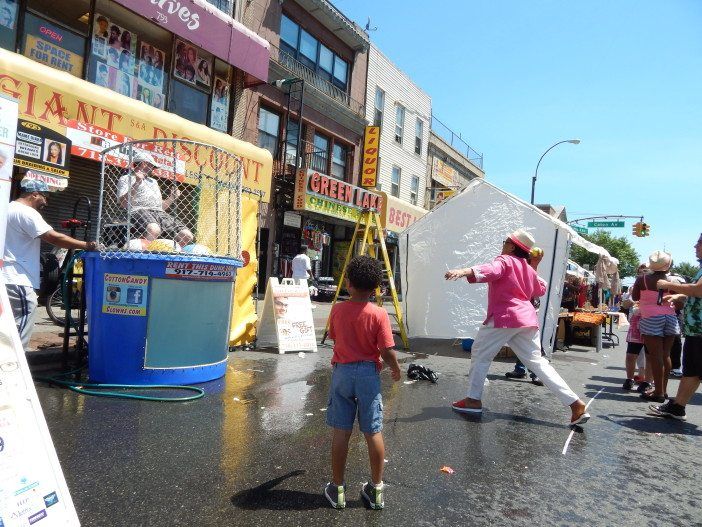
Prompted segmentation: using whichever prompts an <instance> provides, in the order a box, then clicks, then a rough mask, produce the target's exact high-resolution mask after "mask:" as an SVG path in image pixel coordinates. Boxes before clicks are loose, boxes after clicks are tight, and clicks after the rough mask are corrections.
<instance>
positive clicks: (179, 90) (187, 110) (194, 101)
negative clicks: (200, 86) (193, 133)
mask: <svg viewBox="0 0 702 527" xmlns="http://www.w3.org/2000/svg"><path fill="white" fill-rule="evenodd" d="M207 103H208V96H207V94H206V93H203V92H201V91H200V90H197V89H195V88H193V87H191V86H188V85H187V84H185V83H183V82H178V81H174V82H173V83H172V85H171V98H170V100H169V101H168V110H169V111H171V112H173V113H175V114H177V115H180V116H181V117H182V118H184V119H187V120H189V121H194V122H196V123H200V124H205V123H206V122H207Z"/></svg>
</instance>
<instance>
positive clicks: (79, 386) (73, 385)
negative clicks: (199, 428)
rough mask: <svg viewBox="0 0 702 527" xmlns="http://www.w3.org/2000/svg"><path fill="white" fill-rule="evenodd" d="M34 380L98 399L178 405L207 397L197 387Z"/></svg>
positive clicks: (37, 378) (55, 378)
mask: <svg viewBox="0 0 702 527" xmlns="http://www.w3.org/2000/svg"><path fill="white" fill-rule="evenodd" d="M69 373H73V372H67V373H63V374H60V375H59V377H60V376H65V375H68V374H69ZM34 380H35V381H40V382H45V383H48V384H57V385H59V386H64V387H66V388H68V389H69V390H71V391H74V392H76V393H80V394H83V395H95V396H97V397H116V398H120V399H138V400H140V401H160V402H166V403H178V402H185V401H195V400H197V399H200V398H201V397H204V395H205V390H203V389H202V388H197V387H196V386H175V385H171V384H149V385H139V384H97V383H89V382H73V381H64V380H61V379H59V378H57V377H34ZM86 388H92V389H86ZM108 388H118V389H122V390H185V391H189V392H195V395H188V396H184V397H155V396H151V395H136V394H134V393H122V392H110V391H102V390H105V389H108Z"/></svg>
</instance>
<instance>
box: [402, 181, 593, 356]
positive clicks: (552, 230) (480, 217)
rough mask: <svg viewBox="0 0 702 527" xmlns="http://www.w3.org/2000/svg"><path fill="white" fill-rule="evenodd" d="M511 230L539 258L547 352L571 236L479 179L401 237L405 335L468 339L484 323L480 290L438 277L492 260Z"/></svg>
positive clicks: (569, 231)
mask: <svg viewBox="0 0 702 527" xmlns="http://www.w3.org/2000/svg"><path fill="white" fill-rule="evenodd" d="M518 228H524V229H526V230H527V231H528V232H529V233H531V235H532V236H534V239H535V240H536V245H537V246H539V247H541V248H542V249H543V250H544V253H545V255H544V259H543V260H542V261H541V264H540V265H539V276H541V278H543V279H544V280H546V282H547V283H548V285H549V287H548V290H547V292H546V295H544V296H543V297H541V308H540V309H539V311H538V315H539V321H540V325H541V330H542V334H541V339H542V344H543V347H544V350H546V352H547V353H550V352H551V351H552V346H553V341H554V338H555V333H556V326H557V322H558V313H559V311H560V306H561V295H562V292H563V279H564V277H565V272H566V268H567V266H566V263H567V260H568V253H569V249H570V242H571V239H572V238H575V237H576V235H575V233H574V232H573V231H572V229H570V228H569V227H568V226H567V225H566V224H564V223H562V222H560V221H558V220H557V219H555V218H553V217H551V216H549V215H548V214H546V213H544V212H542V211H540V210H539V209H537V208H536V207H534V206H532V205H529V204H528V203H525V202H524V201H522V200H520V199H519V198H517V197H515V196H512V195H511V194H508V193H506V192H504V191H503V190H500V189H499V188H497V187H495V186H493V185H491V184H490V183H487V182H485V181H483V180H475V181H473V182H471V183H470V184H469V185H468V186H467V187H466V188H465V189H464V190H463V191H462V192H461V193H459V194H457V195H456V196H454V197H453V198H451V199H449V200H447V201H446V202H444V203H443V204H441V205H440V206H439V207H437V208H435V209H433V210H432V211H431V212H429V213H428V214H427V215H426V216H424V217H423V218H420V219H419V220H417V221H416V222H415V223H414V224H413V225H412V226H411V227H409V228H408V229H407V230H406V231H404V232H403V233H402V234H400V272H401V273H402V275H401V276H402V283H403V292H404V294H403V309H404V315H405V321H406V322H405V323H406V326H407V333H408V335H409V336H410V337H430V338H474V337H475V335H476V333H477V331H478V328H479V327H480V325H481V324H482V323H483V321H484V320H485V313H486V308H487V285H486V284H470V283H468V281H467V280H465V279H461V280H458V281H456V282H448V281H446V280H445V279H444V274H445V273H446V271H447V270H449V269H455V268H463V267H469V266H473V265H477V264H481V263H486V262H490V261H492V260H493V259H494V258H495V257H496V256H497V255H498V254H500V252H501V250H502V242H503V241H504V240H505V238H506V237H507V235H509V234H510V233H511V232H513V231H515V230H516V229H518ZM577 238H579V239H580V240H582V241H583V242H586V243H588V244H590V242H587V241H586V240H583V239H582V238H580V237H579V236H577ZM580 240H578V241H580ZM578 244H579V245H580V243H578ZM590 245H592V244H590ZM594 247H595V248H597V249H600V248H599V247H597V246H594ZM605 252H606V251H605ZM547 304H548V307H547Z"/></svg>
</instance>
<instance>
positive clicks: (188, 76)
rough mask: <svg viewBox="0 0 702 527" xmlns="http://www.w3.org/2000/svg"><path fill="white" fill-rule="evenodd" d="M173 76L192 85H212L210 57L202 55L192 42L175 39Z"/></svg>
mask: <svg viewBox="0 0 702 527" xmlns="http://www.w3.org/2000/svg"><path fill="white" fill-rule="evenodd" d="M175 58H176V60H175V67H174V69H173V76H174V77H175V78H177V79H180V80H183V81H185V82H187V83H189V84H192V85H194V86H200V87H201V88H209V87H210V86H211V85H212V59H211V58H209V57H204V56H203V55H202V54H201V53H199V52H198V49H197V48H196V47H195V46H193V45H192V44H188V43H187V42H184V41H182V40H180V39H176V45H175Z"/></svg>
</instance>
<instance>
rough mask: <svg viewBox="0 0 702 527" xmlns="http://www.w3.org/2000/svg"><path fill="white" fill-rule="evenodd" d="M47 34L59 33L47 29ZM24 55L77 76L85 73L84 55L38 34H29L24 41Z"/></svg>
mask: <svg viewBox="0 0 702 527" xmlns="http://www.w3.org/2000/svg"><path fill="white" fill-rule="evenodd" d="M47 25H48V24H47ZM45 34H49V35H55V34H57V33H56V32H50V30H49V29H46V30H45ZM61 41H62V39H59V42H61ZM24 56H25V57H29V58H30V59H32V60H36V61H37V62H41V63H42V64H46V65H47V66H51V67H52V68H56V69H58V70H61V71H65V72H67V73H70V74H71V75H75V76H76V77H80V76H81V75H82V74H83V57H82V56H81V55H80V54H79V53H75V52H73V51H70V50H68V49H66V48H64V47H62V46H60V45H59V44H58V43H56V42H50V41H48V40H44V39H43V38H39V37H38V36H36V35H32V34H27V37H26V40H25V43H24Z"/></svg>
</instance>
